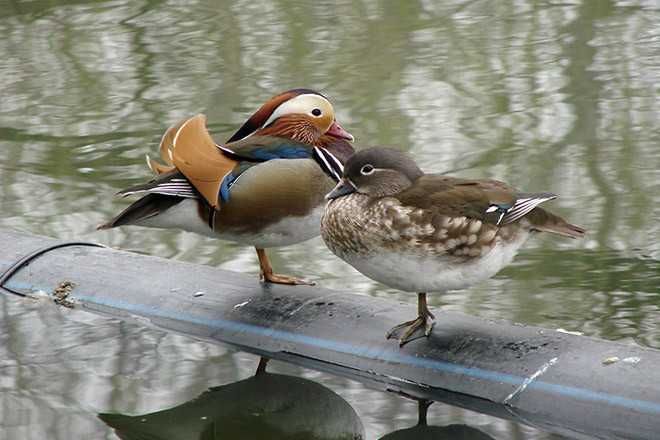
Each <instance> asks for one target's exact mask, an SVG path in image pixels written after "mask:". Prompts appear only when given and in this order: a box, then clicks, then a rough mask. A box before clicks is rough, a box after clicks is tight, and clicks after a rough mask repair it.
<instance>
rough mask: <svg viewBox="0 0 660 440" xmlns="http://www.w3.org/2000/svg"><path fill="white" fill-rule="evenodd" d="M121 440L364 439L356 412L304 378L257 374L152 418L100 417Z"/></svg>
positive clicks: (145, 416)
mask: <svg viewBox="0 0 660 440" xmlns="http://www.w3.org/2000/svg"><path fill="white" fill-rule="evenodd" d="M99 417H100V418H101V420H103V421H104V422H105V423H106V424H107V425H109V426H110V427H112V428H113V429H114V430H115V432H116V433H117V435H118V436H119V437H120V438H121V439H122V440H147V439H148V440H221V439H222V440H224V439H227V440H233V439H251V440H259V439H268V440H278V439H287V440H363V439H364V438H365V436H364V427H363V426H362V422H361V420H360V418H359V417H358V415H357V414H356V412H355V410H354V409H353V408H352V407H351V406H350V405H349V404H348V402H346V401H345V400H344V399H342V398H341V397H340V396H339V395H338V394H336V393H335V392H334V391H332V390H330V389H328V388H326V387H324V386H323V385H320V384H318V383H316V382H313V381H311V380H308V379H303V378H300V377H294V376H286V375H281V374H271V373H265V372H262V373H258V374H257V375H255V376H253V377H250V378H249V379H245V380H241V381H239V382H235V383H230V384H227V385H222V386H219V387H216V388H211V389H209V390H208V391H206V392H204V393H203V394H201V395H200V396H198V397H196V398H194V399H193V400H191V401H189V402H185V403H183V404H181V405H179V406H176V407H174V408H170V409H165V410H162V411H157V412H154V413H150V414H144V415H137V416H129V415H124V414H108V413H106V414H99Z"/></svg>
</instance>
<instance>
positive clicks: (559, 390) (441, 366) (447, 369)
mask: <svg viewBox="0 0 660 440" xmlns="http://www.w3.org/2000/svg"><path fill="white" fill-rule="evenodd" d="M8 287H10V288H12V289H33V290H42V291H47V290H48V289H39V288H36V287H35V286H33V285H28V284H25V283H18V282H11V281H10V282H9V283H8ZM72 296H73V297H74V298H75V299H76V300H79V301H82V302H83V303H84V302H87V303H92V304H97V305H101V306H106V307H111V308H114V309H118V310H123V311H127V312H132V313H135V314H138V315H141V316H144V317H157V318H165V319H172V320H175V321H184V322H189V323H193V324H198V325H202V326H205V327H210V328H214V329H218V330H227V331H231V332H241V333H249V334H253V335H259V336H265V337H269V338H273V339H278V340H281V341H286V342H295V343H299V344H305V345H310V346H313V347H317V348H322V349H326V350H332V351H336V352H339V353H344V354H350V355H354V356H359V357H365V358H369V359H372V360H378V361H387V362H395V363H399V364H407V365H411V366H415V367H421V368H428V369H430V370H435V371H439V372H442V373H450V374H456V375H464V376H468V377H470V378H474V379H482V380H488V381H491V382H500V383H507V384H511V385H516V386H519V385H521V384H522V383H523V381H524V380H525V379H526V378H525V377H520V376H516V375H512V374H507V373H501V372H497V371H491V370H486V369H482V368H475V367H467V366H464V365H460V364H453V363H450V362H444V361H438V360H434V359H425V358H420V357H415V356H410V355H407V354H405V353H401V352H399V351H392V350H389V349H384V348H366V347H360V346H356V345H353V344H348V343H345V342H340V341H334V340H332V339H325V338H318V337H315V336H307V335H301V334H296V333H291V332H288V331H285V330H276V329H273V328H268V327H261V326H258V325H254V324H245V323H242V322H236V321H229V320H226V319H209V318H202V317H198V316H195V315H191V314H188V313H184V312H178V311H177V312H170V311H166V310H162V309H160V308H158V307H155V306H145V305H141V304H133V303H128V302H126V301H121V300H112V299H105V298H97V297H94V296H86V295H79V294H75V295H72ZM527 389H534V390H537V391H541V392H544V393H550V394H556V395H561V396H565V397H571V398H574V399H577V400H582V401H588V402H600V403H606V404H608V405H613V406H620V407H624V408H628V409H631V410H636V411H640V412H646V413H651V414H660V403H656V402H650V401H646V400H637V399H630V398H627V397H623V396H618V395H616V394H609V393H603V392H599V391H593V390H589V389H586V388H579V387H573V386H567V385H559V384H554V383H550V382H544V381H542V380H535V381H533V382H532V383H530V384H529V385H528V387H527Z"/></svg>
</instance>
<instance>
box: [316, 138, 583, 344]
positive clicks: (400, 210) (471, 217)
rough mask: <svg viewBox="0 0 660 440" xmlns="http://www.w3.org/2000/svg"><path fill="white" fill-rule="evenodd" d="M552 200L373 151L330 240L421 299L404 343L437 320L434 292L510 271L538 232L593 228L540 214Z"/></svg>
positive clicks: (328, 228) (349, 178)
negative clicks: (428, 170) (429, 295)
mask: <svg viewBox="0 0 660 440" xmlns="http://www.w3.org/2000/svg"><path fill="white" fill-rule="evenodd" d="M555 197H556V196H555V195H554V194H550V193H539V194H525V193H520V192H518V191H516V190H515V189H513V188H512V187H510V186H509V185H507V184H505V183H502V182H498V181H496V180H470V179H460V178H456V177H448V176H444V175H434V174H424V173H423V172H422V171H421V170H420V169H419V167H418V166H417V164H416V163H415V162H414V161H413V160H412V159H410V158H409V157H408V156H406V155H405V154H403V153H401V152H398V151H395V150H390V149H385V148H370V149H366V150H362V151H359V152H358V153H356V154H355V155H353V156H352V157H351V158H350V159H349V160H348V161H347V163H346V167H345V168H344V171H343V177H342V179H341V180H340V182H339V183H338V184H337V186H336V187H335V188H334V189H333V190H332V192H330V193H329V194H328V195H327V198H328V199H329V202H328V204H327V207H326V211H325V214H324V216H323V218H322V220H321V236H322V237H323V240H324V241H325V243H326V244H327V245H328V247H329V248H330V250H331V251H332V252H334V253H335V254H336V255H337V256H339V257H340V258H342V259H343V260H345V261H346V262H348V263H349V264H350V265H352V266H353V267H355V268H356V269H357V270H358V271H360V272H362V273H363V274H364V275H366V276H368V277H369V278H372V279H374V280H376V281H379V282H381V283H383V284H386V285H388V286H391V287H394V288H397V289H401V290H406V291H411V292H418V306H417V308H418V317H417V318H416V319H414V320H412V321H409V322H405V323H403V324H400V325H397V326H395V327H394V328H392V330H390V331H389V332H388V333H387V338H388V339H389V338H391V337H392V336H393V335H394V334H395V333H397V332H399V331H401V330H402V329H405V330H403V334H402V335H401V337H400V338H399V343H400V345H403V344H405V343H406V342H408V341H409V340H410V339H411V336H412V335H413V333H414V332H415V331H416V330H417V329H418V328H422V327H423V328H424V329H425V334H426V335H427V336H428V335H429V334H430V332H431V329H432V327H433V319H434V316H433V314H432V313H431V312H430V311H429V309H428V307H427V305H426V292H429V291H433V290H436V291H437V290H452V289H463V288H466V287H468V286H470V285H472V284H474V283H477V282H479V281H482V280H485V279H487V278H490V277H492V276H493V275H495V274H496V273H497V272H498V271H499V270H500V269H501V268H502V267H504V266H506V265H507V264H509V263H510V262H511V261H512V259H513V257H514V255H515V253H516V251H517V250H518V248H520V246H522V244H523V243H524V242H525V240H527V237H528V236H529V235H530V233H532V232H536V231H543V232H551V233H554V234H558V235H563V236H565V237H571V238H577V237H581V236H583V235H584V233H585V231H584V229H582V228H580V227H578V226H575V225H572V224H570V223H567V222H566V221H564V220H563V219H562V218H560V217H558V216H556V215H554V214H551V213H549V212H547V211H545V210H543V209H541V208H539V207H537V205H539V204H540V203H542V202H545V201H547V200H551V199H554V198H555Z"/></svg>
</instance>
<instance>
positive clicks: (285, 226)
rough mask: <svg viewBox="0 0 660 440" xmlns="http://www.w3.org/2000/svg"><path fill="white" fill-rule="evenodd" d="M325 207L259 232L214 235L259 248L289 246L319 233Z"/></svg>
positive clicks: (226, 232) (224, 232)
mask: <svg viewBox="0 0 660 440" xmlns="http://www.w3.org/2000/svg"><path fill="white" fill-rule="evenodd" d="M323 209H324V207H323V206H319V207H317V208H315V209H314V210H313V211H312V212H311V213H310V214H309V215H306V216H301V217H289V218H286V219H284V220H280V221H279V222H277V223H273V224H271V225H269V226H266V227H265V228H263V229H262V230H261V231H260V232H259V233H246V232H232V231H220V232H217V233H215V235H214V236H215V237H219V238H222V239H224V240H229V241H233V242H236V243H240V244H249V245H251V246H254V247H258V248H272V247H279V246H289V245H292V244H296V243H300V242H303V241H307V240H309V239H312V238H314V237H316V236H317V235H319V233H320V225H321V216H322V215H323Z"/></svg>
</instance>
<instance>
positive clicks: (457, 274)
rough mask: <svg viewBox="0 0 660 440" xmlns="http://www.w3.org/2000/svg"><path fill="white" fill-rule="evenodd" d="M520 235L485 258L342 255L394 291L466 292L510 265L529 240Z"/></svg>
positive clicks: (396, 254)
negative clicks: (467, 288) (464, 290)
mask: <svg viewBox="0 0 660 440" xmlns="http://www.w3.org/2000/svg"><path fill="white" fill-rule="evenodd" d="M528 235H529V234H528V233H527V232H524V233H523V232H521V233H520V234H519V236H518V237H517V239H516V240H515V241H513V242H508V243H506V244H503V243H502V242H501V241H500V242H499V243H498V244H497V245H496V246H495V247H493V249H491V250H490V251H489V252H488V253H486V254H485V255H483V256H481V257H479V258H475V259H472V260H467V261H465V260H463V261H462V262H459V261H461V260H459V259H457V258H455V257H451V256H448V255H442V256H438V255H419V254H399V253H394V252H383V253H380V254H379V253H376V254H371V255H368V256H364V255H363V256H361V257H358V255H356V254H349V255H342V258H343V259H344V260H346V262H347V263H349V264H350V265H351V266H353V267H355V268H356V269H357V270H358V271H359V272H361V273H363V274H364V275H366V276H368V277H369V278H371V279H373V280H376V281H378V282H380V283H383V284H385V285H387V286H390V287H393V288H395V289H400V290H405V291H409V292H434V291H447V290H456V289H464V288H466V287H469V286H471V285H473V284H476V283H478V282H481V281H484V280H486V279H488V278H490V277H492V276H493V275H495V274H496V273H497V272H499V271H500V269H502V268H503V267H504V266H506V265H508V264H509V263H511V261H512V260H513V257H514V256H515V255H516V253H517V251H518V249H519V248H520V246H522V244H523V243H524V242H525V240H526V239H527V237H528Z"/></svg>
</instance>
